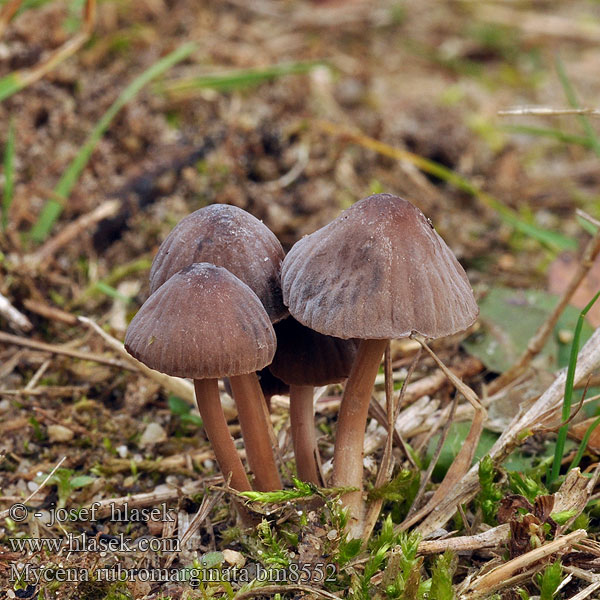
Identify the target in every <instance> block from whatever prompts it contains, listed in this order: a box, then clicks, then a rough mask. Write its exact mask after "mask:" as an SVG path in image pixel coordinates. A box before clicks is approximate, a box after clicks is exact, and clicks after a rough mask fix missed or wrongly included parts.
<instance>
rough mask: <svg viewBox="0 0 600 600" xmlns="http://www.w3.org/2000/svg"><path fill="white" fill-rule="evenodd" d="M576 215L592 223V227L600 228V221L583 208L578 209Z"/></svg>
mask: <svg viewBox="0 0 600 600" xmlns="http://www.w3.org/2000/svg"><path fill="white" fill-rule="evenodd" d="M594 162H596V161H594ZM596 164H597V163H596ZM575 214H576V215H577V216H578V217H581V218H582V219H583V220H585V221H587V222H588V223H591V224H592V225H595V226H596V227H600V221H599V220H598V219H594V217H592V215H590V214H588V213H586V212H585V210H581V208H576V209H575Z"/></svg>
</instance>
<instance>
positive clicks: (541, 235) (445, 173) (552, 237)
mask: <svg viewBox="0 0 600 600" xmlns="http://www.w3.org/2000/svg"><path fill="white" fill-rule="evenodd" d="M418 158H419V160H418V161H417V160H415V161H414V162H415V164H416V166H417V167H419V168H420V169H421V170H422V171H425V172H426V173H430V174H431V175H435V176H436V177H438V178H439V179H441V180H443V181H446V182H447V183H449V184H450V185H453V186H454V187H456V188H458V189H460V190H462V191H464V192H467V193H468V194H470V195H471V196H475V197H476V198H479V199H480V200H481V201H482V202H484V204H486V205H487V206H489V207H490V208H492V209H494V210H495V211H496V212H497V213H498V215H499V216H500V218H501V219H502V220H503V221H504V222H505V223H508V224H509V225H511V226H512V227H514V228H515V229H516V230H517V231H520V232H521V233H524V234H525V235H528V236H529V237H531V238H533V239H535V240H537V241H538V242H540V243H541V244H544V245H545V246H548V247H550V248H553V249H558V250H573V249H575V248H577V242H576V241H575V240H573V239H571V238H569V237H567V236H564V235H562V234H560V233H557V232H555V231H549V230H547V229H542V228H541V227H538V226H537V225H534V224H533V223H528V222H527V221H524V220H523V219H521V217H519V215H518V214H517V213H516V212H515V211H514V210H512V209H511V208H509V207H508V206H505V205H504V204H503V203H502V202H500V200H498V199H496V198H494V197H493V196H492V195H491V194H488V193H487V192H484V191H483V190H481V189H480V188H479V187H477V186H476V185H475V184H473V183H471V182H470V181H469V180H468V179H466V178H465V177H463V176H462V175H459V174H458V173H456V172H455V171H452V169H449V168H448V167H445V166H443V165H441V164H439V163H437V162H434V161H432V160H429V159H428V158H424V157H422V156H420V157H418Z"/></svg>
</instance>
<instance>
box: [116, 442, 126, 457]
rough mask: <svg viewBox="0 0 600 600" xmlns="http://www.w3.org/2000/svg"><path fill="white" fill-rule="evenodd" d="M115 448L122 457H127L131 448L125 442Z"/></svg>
mask: <svg viewBox="0 0 600 600" xmlns="http://www.w3.org/2000/svg"><path fill="white" fill-rule="evenodd" d="M115 450H116V451H117V454H118V455H119V456H120V457H121V458H127V454H129V449H128V448H127V446H126V445H125V444H123V445H122V446H117V447H116V448H115Z"/></svg>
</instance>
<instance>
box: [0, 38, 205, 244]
mask: <svg viewBox="0 0 600 600" xmlns="http://www.w3.org/2000/svg"><path fill="white" fill-rule="evenodd" d="M195 48H196V45H195V44H192V43H187V44H183V45H182V46H180V47H179V48H177V50H174V51H173V52H171V53H170V54H168V55H167V56H165V57H164V58H162V59H160V60H159V61H157V62H156V63H154V64H153V65H152V66H150V67H149V68H148V69H146V70H145V71H144V72H143V73H142V74H141V75H139V76H138V77H136V78H135V79H134V80H133V81H132V82H131V83H130V84H129V85H128V86H127V87H126V88H125V89H124V90H123V91H122V92H121V93H120V94H119V97H118V98H117V99H116V100H115V101H114V102H113V104H112V105H111V106H110V108H109V109H108V110H107V111H106V112H105V113H104V114H103V115H102V117H101V118H100V120H99V121H98V123H97V124H96V126H95V127H94V129H92V131H91V133H90V135H89V136H88V138H87V140H86V141H85V143H84V145H83V146H82V147H81V148H80V150H79V152H78V153H77V155H76V156H75V158H74V159H73V161H72V162H71V164H70V165H69V166H68V167H67V170H66V171H65V172H64V173H63V175H62V177H61V178H60V180H59V182H58V183H57V185H56V187H55V188H54V193H55V196H58V197H59V198H63V201H62V202H59V201H58V200H56V199H53V200H49V201H48V202H46V205H45V206H44V208H43V210H42V212H41V214H40V216H39V217H38V220H37V221H36V223H35V225H34V226H33V228H32V229H31V238H32V239H33V240H34V241H35V242H43V241H44V240H45V239H46V237H47V236H48V234H49V233H50V231H51V229H52V227H53V225H54V223H55V222H56V220H57V219H58V217H59V216H60V214H61V213H62V211H63V208H64V203H65V202H66V201H67V198H68V197H69V195H70V193H71V190H72V189H73V187H74V186H75V184H76V183H77V180H78V179H79V176H80V175H81V172H82V171H83V169H84V168H85V166H86V165H87V163H88V161H89V159H90V156H91V155H92V152H93V151H94V149H95V148H96V144H97V143H98V142H99V141H100V139H101V138H102V136H103V135H104V133H105V132H106V130H107V129H108V127H109V126H110V124H111V122H112V120H113V119H114V118H115V116H116V115H117V114H118V113H119V111H120V110H121V109H122V108H123V107H124V106H125V105H126V104H127V103H128V102H130V101H131V100H133V98H135V96H136V95H137V94H138V92H140V90H141V89H142V88H143V87H144V86H146V85H147V84H148V83H150V82H151V81H152V80H153V79H156V77H158V76H159V75H162V74H163V73H164V72H165V71H167V70H169V69H170V68H171V67H172V66H173V65H175V64H177V63H178V62H181V61H182V60H184V59H185V58H187V57H188V56H189V55H190V54H191V53H192V52H193V51H194V50H195ZM0 99H1V95H0Z"/></svg>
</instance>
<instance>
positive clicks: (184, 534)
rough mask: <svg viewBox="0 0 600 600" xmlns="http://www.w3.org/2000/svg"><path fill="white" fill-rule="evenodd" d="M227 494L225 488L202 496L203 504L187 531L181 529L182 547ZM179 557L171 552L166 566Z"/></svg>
mask: <svg viewBox="0 0 600 600" xmlns="http://www.w3.org/2000/svg"><path fill="white" fill-rule="evenodd" d="M224 494H225V491H224V490H219V491H217V492H215V493H214V494H211V495H206V496H204V498H202V504H200V508H198V511H197V512H196V514H195V515H194V518H193V519H192V521H191V523H190V524H189V525H188V528H187V529H186V530H185V531H179V539H180V540H181V547H182V548H185V547H186V544H187V542H188V540H189V539H190V538H191V537H192V536H193V535H194V533H196V531H198V529H199V528H200V525H201V524H202V523H203V521H204V520H205V519H206V518H207V517H208V515H209V514H210V511H211V510H212V509H213V508H214V506H215V505H216V503H217V502H219V501H220V500H221V498H222V497H223V495H224ZM176 558H177V555H176V554H174V553H173V554H171V555H170V556H169V557H168V559H167V562H166V564H165V566H166V567H167V568H168V567H170V566H171V564H172V563H173V561H174V560H175V559H176Z"/></svg>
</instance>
